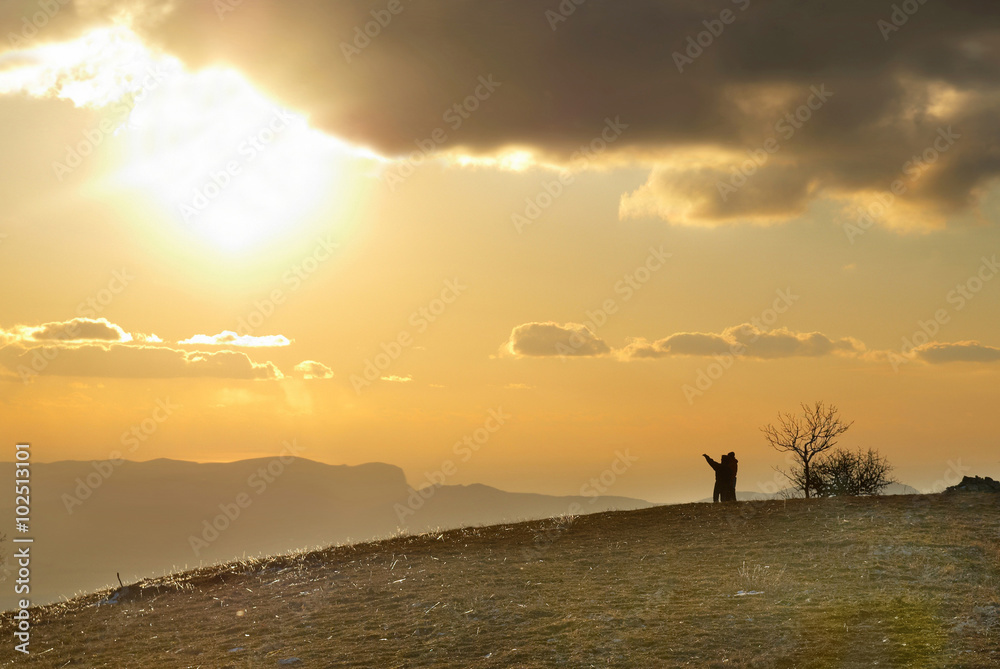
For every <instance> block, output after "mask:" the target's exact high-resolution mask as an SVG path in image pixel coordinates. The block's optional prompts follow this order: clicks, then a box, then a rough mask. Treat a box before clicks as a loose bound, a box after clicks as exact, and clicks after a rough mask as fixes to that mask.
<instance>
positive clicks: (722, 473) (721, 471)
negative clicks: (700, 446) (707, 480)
mask: <svg viewBox="0 0 1000 669" xmlns="http://www.w3.org/2000/svg"><path fill="white" fill-rule="evenodd" d="M703 455H704V456H705V460H707V461H708V464H709V465H710V466H711V467H712V469H714V470H715V490H713V491H712V502H719V501H722V502H735V501H736V468H737V465H738V464H739V460H737V459H736V454H735V453H733V452H732V451H729V452H728V453H726V454H725V455H723V456H722V457H721V458H720V460H721V462H716V461H715V460H713V459H712V458H710V457H708V454H707V453H705V454H703Z"/></svg>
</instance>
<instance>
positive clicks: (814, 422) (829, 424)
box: [760, 401, 854, 497]
mask: <svg viewBox="0 0 1000 669" xmlns="http://www.w3.org/2000/svg"><path fill="white" fill-rule="evenodd" d="M801 406H802V415H801V416H798V415H795V414H790V413H780V412H779V413H778V421H777V423H774V424H771V425H765V426H764V427H762V428H760V430H761V432H763V433H764V438H765V439H767V441H768V443H769V444H770V445H771V447H772V448H773V449H775V450H776V451H779V452H782V453H788V454H789V455H790V456H791V457H792V460H793V464H792V467H791V471H788V472H785V471H782V470H781V469H779V470H778V471H779V472H781V473H782V474H784V475H785V477H786V478H788V480H789V481H791V483H792V485H793V486H794V487H796V488H798V489H799V490H801V491H802V492H803V494H804V495H805V496H806V497H810V496H811V493H813V492H815V491H816V490H817V484H818V481H816V480H815V479H814V476H813V472H812V464H813V460H814V459H815V458H816V457H817V456H818V455H820V454H821V453H825V452H826V451H828V450H830V449H831V448H833V447H834V446H835V445H836V444H837V437H839V436H840V435H842V434H843V433H844V432H847V429H848V428H849V427H851V425H853V424H854V422H853V421H851V422H850V423H845V422H844V421H843V419H841V417H840V412H839V410H838V409H837V407H835V406H833V405H832V404H831V405H829V406H827V405H825V404H823V402H821V401H820V402H816V404H814V405H812V406H810V405H808V404H806V403H804V402H803V403H802V405H801Z"/></svg>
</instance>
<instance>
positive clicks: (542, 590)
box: [0, 493, 1000, 669]
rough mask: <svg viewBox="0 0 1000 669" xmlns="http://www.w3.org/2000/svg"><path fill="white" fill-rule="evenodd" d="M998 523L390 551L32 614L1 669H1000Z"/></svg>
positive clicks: (604, 536) (804, 506) (743, 514)
mask: <svg viewBox="0 0 1000 669" xmlns="http://www.w3.org/2000/svg"><path fill="white" fill-rule="evenodd" d="M998 512H1000V495H990V494H973V493H969V494H955V495H912V496H895V497H884V498H861V499H833V500H789V501H787V502H783V501H770V502H742V503H738V504H733V505H711V504H686V505H676V506H662V507H656V508H651V509H644V510H639V511H627V512H611V513H602V514H594V515H589V516H579V517H576V518H558V519H550V520H546V521H533V522H526V523H518V524H512V525H499V526H493V527H485V528H467V529H463V530H454V531H448V532H443V533H431V534H425V535H421V536H403V537H394V538H391V539H387V540H384V541H379V542H373V543H367V544H359V545H353V546H339V547H331V548H327V549H324V550H319V551H313V552H303V553H300V554H295V555H290V556H277V557H272V558H267V559H263V560H252V561H243V562H239V563H233V564H229V565H222V566H217V567H211V568H203V569H200V570H197V571H193V572H188V573H184V574H177V575H174V576H172V577H169V578H166V579H159V580H156V581H147V582H143V583H142V584H138V585H132V586H130V587H129V588H128V589H127V591H123V592H118V593H117V594H116V593H113V592H104V593H95V594H92V595H88V596H85V597H82V598H79V599H75V600H73V601H70V602H68V603H63V604H56V605H52V606H49V607H45V608H41V609H33V610H32V614H33V628H32V637H31V650H32V654H31V655H30V657H24V656H22V655H20V654H17V653H14V652H13V649H12V646H13V642H12V640H11V639H12V621H11V614H10V613H9V612H8V613H6V614H4V616H3V618H2V621H0V625H2V638H3V640H4V641H3V644H4V646H3V648H0V653H2V654H0V658H2V659H0V664H2V666H26V667H135V668H139V667H205V668H213V669H216V668H223V667H228V668H233V669H236V668H242V667H278V666H292V667H359V668H360V667H365V668H382V667H386V668H388V667H483V668H487V667H496V668H500V667H644V668H645V667H676V666H692V667H795V668H798V667H818V668H819V667H822V668H825V667H871V666H887V667H970V668H973V667H983V668H986V667H1000V513H998ZM112 568H113V567H112ZM108 597H117V601H116V603H113V604H104V605H101V606H97V605H96V604H98V602H100V601H102V600H105V599H107V598H108Z"/></svg>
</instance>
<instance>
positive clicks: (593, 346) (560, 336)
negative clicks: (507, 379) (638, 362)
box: [502, 323, 611, 357]
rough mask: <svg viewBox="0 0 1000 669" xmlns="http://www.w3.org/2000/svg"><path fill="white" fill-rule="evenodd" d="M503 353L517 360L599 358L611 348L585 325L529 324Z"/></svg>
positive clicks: (520, 328)
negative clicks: (598, 356)
mask: <svg viewBox="0 0 1000 669" xmlns="http://www.w3.org/2000/svg"><path fill="white" fill-rule="evenodd" d="M502 348H503V350H504V351H506V352H507V353H510V354H513V355H516V356H532V357H540V356H582V357H586V356H595V355H605V354H608V353H610V352H611V347H610V346H608V345H607V344H606V343H605V342H604V341H603V340H601V339H600V338H598V337H597V336H596V335H595V334H594V333H593V332H591V331H590V329H588V328H587V326H585V325H579V324H577V323H567V324H565V325H559V324H558V323H525V324H524V325H518V326H517V327H516V328H514V329H513V330H512V331H511V333H510V338H509V339H508V340H507V342H506V343H505V344H504V345H503V347H502Z"/></svg>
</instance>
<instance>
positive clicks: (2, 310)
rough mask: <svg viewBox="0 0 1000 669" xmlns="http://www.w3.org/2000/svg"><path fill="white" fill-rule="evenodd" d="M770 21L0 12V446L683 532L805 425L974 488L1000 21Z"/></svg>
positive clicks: (699, 11)
mask: <svg viewBox="0 0 1000 669" xmlns="http://www.w3.org/2000/svg"><path fill="white" fill-rule="evenodd" d="M789 2H790V0H781V1H779V0H770V1H766V2H765V1H764V0H760V1H759V2H758V1H754V0H750V2H747V1H746V0H740V1H735V0H734V1H732V2H731V1H730V0H719V1H715V2H706V3H700V4H699V5H698V6H697V7H695V6H694V5H691V4H690V3H681V2H673V1H664V2H651V1H650V2H640V3H635V4H634V6H631V7H630V8H629V9H628V10H627V11H625V10H621V9H620V8H619V9H615V7H616V6H615V5H614V3H611V2H600V1H598V0H590V2H588V3H586V4H585V5H579V6H576V9H575V10H574V11H573V12H572V13H561V12H562V10H560V9H559V7H560V5H559V4H558V3H549V4H551V5H552V7H551V8H546V7H542V6H540V5H538V4H537V3H528V2H512V3H500V4H502V6H499V5H498V3H490V4H489V5H488V6H486V5H483V4H482V3H473V2H462V3H455V4H454V6H447V7H446V6H444V5H442V4H440V3H423V4H420V3H414V4H412V5H411V4H409V3H407V2H404V1H403V0H392V1H391V2H371V3H357V2H355V3H343V4H341V3H323V2H319V0H309V1H305V2H301V3H278V2H273V1H272V2H253V3H250V2H247V3H238V2H234V1H233V0H219V1H217V2H208V1H194V0H175V1H172V2H166V1H163V2H154V1H152V0H146V1H139V0H135V1H131V2H130V1H126V0H90V1H86V2H85V1H81V0H77V1H75V2H71V1H68V0H67V1H62V0H53V2H50V3H46V2H11V3H7V5H5V8H4V10H3V14H2V15H0V27H2V28H3V31H2V34H3V36H4V41H3V43H2V45H0V119H2V121H3V123H2V124H0V146H2V147H3V157H2V160H0V170H2V172H0V202H2V209H0V279H2V283H3V285H4V286H5V290H4V297H3V301H2V303H0V340H2V342H0V343H2V346H3V347H2V349H0V411H2V412H3V423H4V425H5V426H6V428H7V429H6V430H5V432H6V434H7V438H8V440H9V441H10V443H11V444H13V442H14V441H16V440H21V441H29V442H31V443H32V444H33V445H34V446H35V449H36V450H35V455H36V458H37V459H39V460H46V461H54V460H61V459H80V460H101V459H105V458H108V457H111V456H112V454H114V453H115V452H116V451H119V452H121V453H123V454H124V456H125V457H127V458H129V459H134V460H147V459H152V458H162V457H168V458H176V459H191V460H199V461H227V460H234V459H239V458H244V457H252V456H259V455H268V454H273V453H277V452H278V451H279V450H280V448H281V444H282V443H283V442H284V441H286V440H289V439H297V440H298V442H299V443H301V444H302V445H303V446H304V449H305V450H304V453H303V455H304V457H308V458H312V459H315V460H319V461H323V462H329V463H348V464H357V463H362V462H371V461H382V462H389V463H392V464H397V465H399V466H401V467H403V468H404V470H405V472H406V474H407V477H408V479H409V481H410V482H411V484H415V485H416V484H419V483H421V482H423V481H424V480H425V475H426V474H427V473H428V472H435V471H437V470H440V469H441V468H442V466H443V464H444V463H446V462H447V461H449V460H450V461H452V462H453V463H456V464H457V467H456V469H457V473H455V474H453V475H450V476H449V477H448V481H447V482H448V483H473V482H479V483H486V484H489V485H493V486H496V487H500V488H503V489H507V490H516V491H533V492H543V493H551V494H579V492H580V489H581V487H582V486H584V485H586V484H587V483H588V482H589V481H590V480H591V479H592V478H594V477H599V476H600V475H601V473H602V472H604V471H605V470H607V469H608V468H609V467H610V466H611V465H612V463H614V462H615V461H616V459H617V458H618V457H619V455H618V454H619V453H628V454H629V455H630V456H631V457H633V458H636V460H635V462H634V464H633V465H632V466H630V467H629V468H628V470H627V471H626V472H625V473H623V474H620V475H617V476H616V477H615V482H614V484H613V485H612V486H610V488H609V489H608V491H607V492H608V493H609V494H614V495H625V496H634V497H641V498H644V499H648V500H651V501H687V500H691V499H696V498H700V497H704V496H707V495H708V491H709V490H710V484H711V471H710V470H709V469H708V468H707V467H706V466H705V465H704V463H703V462H702V460H701V459H700V455H701V453H703V452H707V453H709V454H712V455H713V457H718V454H719V453H721V452H726V451H729V450H735V451H736V452H737V454H738V456H739V457H740V463H741V470H740V484H739V488H740V489H741V490H762V489H766V488H768V487H769V486H771V485H772V484H773V482H774V480H775V475H774V472H773V470H772V467H774V466H776V465H781V464H782V460H781V456H779V455H778V454H777V453H775V452H773V451H769V450H768V448H767V446H766V443H765V442H764V440H763V438H762V435H761V434H760V432H759V430H758V428H759V427H760V426H761V425H763V424H764V423H766V422H769V421H771V420H773V419H774V417H775V416H776V414H777V412H778V411H791V410H794V409H796V408H797V406H798V405H799V403H800V402H813V401H815V400H818V399H822V400H825V401H827V402H830V403H833V404H835V405H837V406H838V407H840V409H841V411H842V413H843V415H844V416H845V418H846V419H848V420H854V421H855V425H854V427H853V428H852V429H851V430H850V431H849V432H848V433H847V435H845V437H844V440H843V442H842V445H844V446H848V447H852V448H856V447H863V448H867V447H872V448H877V449H879V450H880V451H882V452H883V453H884V454H885V455H887V456H888V457H889V459H890V460H891V461H892V462H893V463H894V464H895V465H896V476H897V478H899V479H900V480H901V481H903V482H905V483H908V484H910V485H913V486H915V487H917V488H920V489H939V488H941V487H943V485H944V483H954V482H955V478H956V476H958V477H960V475H961V474H962V473H969V474H981V475H992V476H995V477H996V476H998V474H1000V459H998V456H997V453H998V449H997V445H998V444H997V437H996V419H995V416H996V409H995V406H996V401H997V399H998V394H997V390H996V388H997V381H998V379H1000V377H998V370H1000V328H998V325H1000V318H998V315H1000V312H998V309H997V307H998V297H1000V279H997V280H994V279H996V278H997V274H998V272H1000V263H998V255H997V254H998V252H1000V234H998V227H997V222H998V203H1000V199H998V193H997V188H996V184H997V181H996V177H997V173H998V171H1000V167H998V164H1000V163H997V147H996V137H997V131H998V129H1000V128H998V127H997V119H998V118H1000V116H998V113H997V112H998V111H1000V110H998V108H997V105H998V103H997V100H998V99H1000V97H998V89H997V82H998V81H1000V78H998V76H997V75H998V66H1000V32H998V26H997V18H998V16H1000V14H997V11H996V9H994V8H992V6H991V7H990V8H988V9H986V10H983V12H981V13H980V14H979V15H978V16H977V17H976V18H975V19H972V18H969V15H968V14H965V13H963V12H962V11H961V8H954V7H951V8H949V7H943V6H931V5H930V4H927V5H921V6H920V7H919V9H918V10H917V11H916V13H914V14H912V15H907V16H906V17H905V18H906V20H905V21H903V20H902V18H901V17H900V16H895V17H894V16H893V14H892V8H891V7H889V6H887V7H885V8H882V7H878V8H874V7H873V6H872V5H871V3H868V2H861V1H860V0H854V1H850V2H842V3H837V7H836V8H826V9H823V8H821V7H820V6H819V5H817V7H816V8H814V9H815V11H814V12H812V13H811V14H810V13H808V12H807V13H803V14H802V15H800V16H798V17H797V18H795V17H791V16H790V15H789V13H788V12H787V9H788V7H787V6H786V5H788V4H789ZM330 4H336V5H337V7H336V8H331V7H330V6H328V5H330ZM563 4H564V5H566V4H567V3H563ZM952 5H954V3H952ZM897 24H898V25H897ZM366 31H367V34H366ZM688 38H690V41H689V39H688ZM699 40H700V42H699ZM692 44H694V45H695V47H692V46H691V45H692ZM699 44H700V46H699ZM498 416H499V417H500V418H498ZM470 444H473V445H474V447H470ZM782 485H783V484H782Z"/></svg>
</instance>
